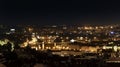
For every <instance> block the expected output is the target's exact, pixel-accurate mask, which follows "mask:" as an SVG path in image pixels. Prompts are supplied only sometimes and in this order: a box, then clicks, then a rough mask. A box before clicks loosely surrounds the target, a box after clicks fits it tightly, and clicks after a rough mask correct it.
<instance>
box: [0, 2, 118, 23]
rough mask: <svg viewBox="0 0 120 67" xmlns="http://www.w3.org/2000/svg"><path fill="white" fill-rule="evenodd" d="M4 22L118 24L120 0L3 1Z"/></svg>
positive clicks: (0, 17)
mask: <svg viewBox="0 0 120 67" xmlns="http://www.w3.org/2000/svg"><path fill="white" fill-rule="evenodd" d="M0 4H1V5H0V23H1V24H40V25H47V24H112V23H113V24H116V23H119V22H120V3H119V2H115V1H114V2H113V1H102V0H96V1H92V0H79V1H75V0H73V1H72V0H70V1H67V0H63V1H62V0H54V1H53V0H37V1H36V0H23V1H22V0H14V1H13V0H1V2H0Z"/></svg>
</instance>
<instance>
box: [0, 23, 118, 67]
mask: <svg viewBox="0 0 120 67" xmlns="http://www.w3.org/2000/svg"><path fill="white" fill-rule="evenodd" d="M119 63H120V25H118V24H116V25H45V26H42V25H0V65H1V66H0V67H93V66H95V67H112V66H117V65H120V64H119Z"/></svg>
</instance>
